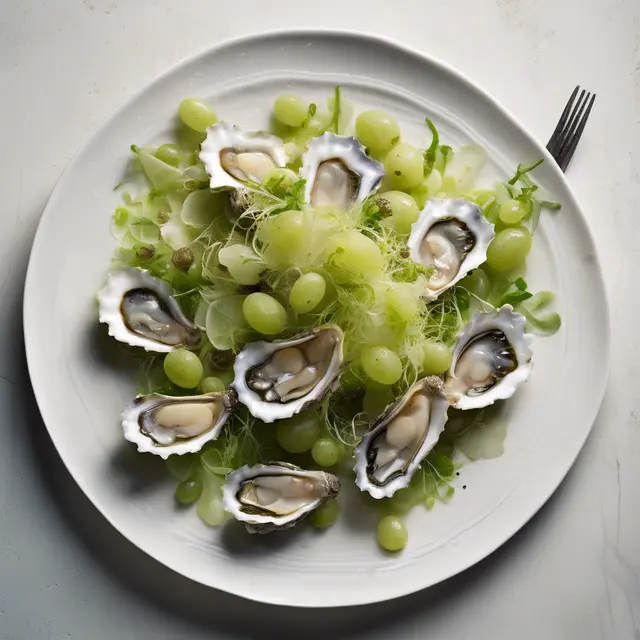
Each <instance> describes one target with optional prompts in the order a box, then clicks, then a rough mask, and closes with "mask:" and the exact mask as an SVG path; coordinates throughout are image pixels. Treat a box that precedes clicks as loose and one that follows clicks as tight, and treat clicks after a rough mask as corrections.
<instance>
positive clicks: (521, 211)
mask: <svg viewBox="0 0 640 640" xmlns="http://www.w3.org/2000/svg"><path fill="white" fill-rule="evenodd" d="M529 211H531V203H529V202H527V201H525V202H523V201H522V200H507V201H506V202H503V203H502V204H501V205H500V210H499V212H498V215H499V216H500V220H502V222H504V223H505V224H518V223H519V222H520V221H521V220H522V219H523V218H524V217H525V216H526V215H527V214H528V213H529Z"/></svg>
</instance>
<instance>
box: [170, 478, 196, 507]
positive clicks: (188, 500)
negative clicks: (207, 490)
mask: <svg viewBox="0 0 640 640" xmlns="http://www.w3.org/2000/svg"><path fill="white" fill-rule="evenodd" d="M201 493H202V482H200V480H198V479H197V478H196V479H194V480H185V481H184V482H181V483H180V484H179V485H178V486H177V487H176V500H177V501H178V502H179V503H180V504H193V503H194V502H195V501H196V500H197V499H198V498H199V497H200V494H201Z"/></svg>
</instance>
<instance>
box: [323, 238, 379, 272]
mask: <svg viewBox="0 0 640 640" xmlns="http://www.w3.org/2000/svg"><path fill="white" fill-rule="evenodd" d="M326 256H327V257H326V265H327V269H328V270H329V271H330V272H331V274H332V275H333V277H334V278H335V279H336V281H337V282H339V283H347V282H353V281H356V282H357V281H358V280H363V279H367V278H370V277H374V276H376V275H378V274H379V273H380V272H381V271H382V266H383V259H382V254H381V253H380V248H379V247H378V245H377V244H376V243H375V242H374V241H373V240H371V238H368V237H367V236H365V235H363V234H362V233H360V232H359V231H356V230H355V229H350V230H348V231H341V232H340V233H336V234H335V235H334V236H333V237H332V238H331V239H330V240H329V242H328V244H327V248H326Z"/></svg>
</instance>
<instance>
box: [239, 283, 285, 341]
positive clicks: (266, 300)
mask: <svg viewBox="0 0 640 640" xmlns="http://www.w3.org/2000/svg"><path fill="white" fill-rule="evenodd" d="M242 314H243V315H244V317H245V319H246V321H247V322H248V323H249V324H250V325H251V327H253V328H254V329H255V330H256V331H258V332H259V333H263V334H265V335H275V334H276V333H280V332H281V331H282V330H283V329H284V328H285V326H286V324H287V312H286V310H285V308H284V307H283V306H282V305H281V304H280V303H279V302H278V301H277V300H276V299H275V298H273V297H272V296H270V295H268V294H266V293H259V292H258V293H251V294H249V295H248V296H247V297H246V298H245V299H244V302H243V303H242Z"/></svg>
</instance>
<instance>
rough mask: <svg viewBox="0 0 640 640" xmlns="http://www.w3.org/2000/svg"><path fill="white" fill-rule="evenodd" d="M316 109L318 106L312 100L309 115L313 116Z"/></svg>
mask: <svg viewBox="0 0 640 640" xmlns="http://www.w3.org/2000/svg"><path fill="white" fill-rule="evenodd" d="M317 110H318V107H317V106H316V104H315V102H312V103H311V104H310V105H309V117H310V118H313V116H315V115H316V111H317Z"/></svg>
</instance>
